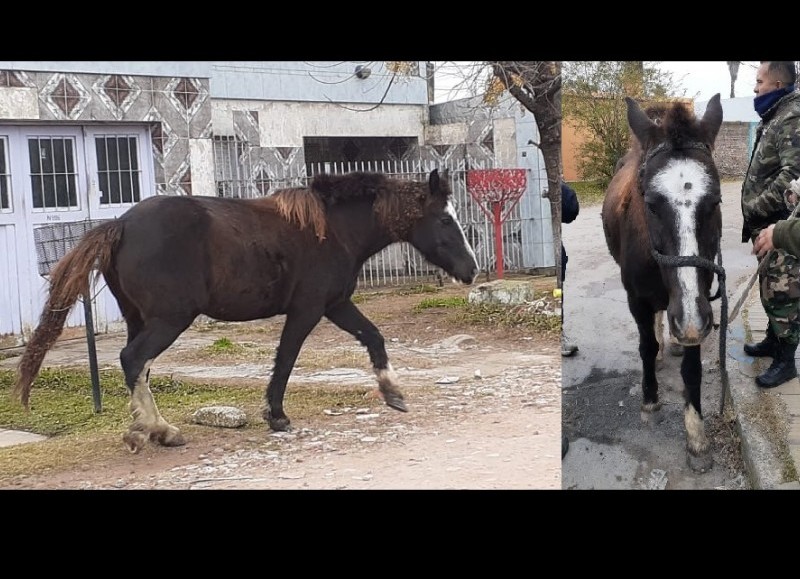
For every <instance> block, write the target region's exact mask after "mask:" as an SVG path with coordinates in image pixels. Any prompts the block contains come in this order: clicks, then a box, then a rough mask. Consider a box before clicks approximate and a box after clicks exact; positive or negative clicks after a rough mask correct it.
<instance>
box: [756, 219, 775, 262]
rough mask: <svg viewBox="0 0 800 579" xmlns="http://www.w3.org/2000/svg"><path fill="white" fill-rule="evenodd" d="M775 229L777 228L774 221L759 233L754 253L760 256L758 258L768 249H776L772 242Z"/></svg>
mask: <svg viewBox="0 0 800 579" xmlns="http://www.w3.org/2000/svg"><path fill="white" fill-rule="evenodd" d="M773 229H775V224H774V223H773V224H772V225H770V226H769V227H767V228H765V229H762V230H761V233H759V234H758V237H756V241H755V243H754V244H753V253H755V254H756V255H757V256H758V259H761V258H762V257H764V256H765V255H766V254H767V252H768V251H771V250H773V249H775V246H774V245H773V244H772V230H773Z"/></svg>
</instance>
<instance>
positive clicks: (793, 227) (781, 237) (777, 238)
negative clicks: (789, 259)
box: [772, 219, 800, 255]
mask: <svg viewBox="0 0 800 579" xmlns="http://www.w3.org/2000/svg"><path fill="white" fill-rule="evenodd" d="M772 245H774V246H775V247H777V248H778V249H782V250H784V251H786V252H787V253H791V254H792V255H800V219H783V220H781V221H778V222H777V223H776V224H775V229H774V230H773V231H772Z"/></svg>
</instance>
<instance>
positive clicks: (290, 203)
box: [269, 171, 424, 240]
mask: <svg viewBox="0 0 800 579" xmlns="http://www.w3.org/2000/svg"><path fill="white" fill-rule="evenodd" d="M421 186H424V184H422V183H420V182H418V181H410V180H401V179H392V178H389V177H387V176H385V175H383V174H381V173H367V172H360V171H356V172H352V173H346V174H344V175H328V174H320V175H317V176H315V177H314V179H313V180H312V181H311V185H310V186H309V187H308V188H290V189H281V190H278V191H276V192H275V193H273V194H272V195H271V196H270V197H269V198H270V199H272V200H273V202H274V204H275V206H276V207H277V209H278V212H279V213H280V214H281V216H283V218H284V219H286V220H287V221H290V222H294V223H296V224H297V225H298V226H299V227H300V229H304V228H306V227H309V226H311V227H313V229H314V234H315V235H316V236H317V238H318V239H319V240H322V239H324V238H325V234H326V215H325V212H326V208H327V207H330V206H332V205H336V204H346V203H348V202H351V201H355V200H359V199H368V200H371V201H373V202H374V210H375V213H376V215H377V217H378V219H380V220H381V221H382V222H383V223H384V224H385V225H386V226H387V227H388V228H389V229H390V230H391V231H392V232H394V233H395V234H397V233H398V232H399V231H400V230H401V229H402V228H403V226H404V225H405V222H406V221H408V218H409V217H412V216H413V215H414V212H409V211H408V208H409V207H410V206H416V204H412V205H409V204H408V200H409V199H410V197H409V194H413V193H418V192H419V191H420V187H421Z"/></svg>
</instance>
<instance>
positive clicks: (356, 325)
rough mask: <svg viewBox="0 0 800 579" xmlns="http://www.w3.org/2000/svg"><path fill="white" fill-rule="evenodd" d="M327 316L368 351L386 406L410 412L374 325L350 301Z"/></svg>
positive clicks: (333, 309)
mask: <svg viewBox="0 0 800 579" xmlns="http://www.w3.org/2000/svg"><path fill="white" fill-rule="evenodd" d="M325 316H326V317H327V318H328V319H329V320H330V321H331V322H333V323H334V324H336V325H337V326H339V327H340V328H341V329H343V330H344V331H345V332H348V333H349V334H352V335H353V336H354V337H355V338H356V339H357V340H358V341H359V342H361V343H362V344H363V345H364V346H365V347H366V348H367V352H369V359H370V360H371V361H372V368H373V370H374V371H375V375H376V376H377V377H378V388H379V389H380V391H381V394H382V395H383V400H384V402H386V405H387V406H390V407H391V408H394V409H395V410H401V411H402V412H408V408H406V404H405V402H404V401H403V394H402V392H400V388H399V387H398V385H397V375H396V374H395V372H394V369H393V368H392V365H391V364H390V363H389V356H388V354H387V353H386V344H385V341H384V339H383V336H382V335H381V333H380V331H379V330H378V328H377V327H375V324H373V323H372V322H370V321H369V320H368V319H367V318H366V317H365V316H364V314H362V313H361V311H359V309H358V308H357V307H356V306H355V304H354V303H353V302H351V301H350V300H347V301H346V302H342V303H340V304H337V305H336V306H334V307H332V308H330V309H329V310H328V311H327V312H325Z"/></svg>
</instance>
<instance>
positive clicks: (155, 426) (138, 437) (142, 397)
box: [120, 319, 191, 453]
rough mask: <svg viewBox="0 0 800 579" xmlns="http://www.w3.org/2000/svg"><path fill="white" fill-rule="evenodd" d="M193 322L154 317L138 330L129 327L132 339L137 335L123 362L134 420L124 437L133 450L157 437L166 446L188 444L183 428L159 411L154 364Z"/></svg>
mask: <svg viewBox="0 0 800 579" xmlns="http://www.w3.org/2000/svg"><path fill="white" fill-rule="evenodd" d="M190 324H191V320H189V322H180V323H178V322H174V321H167V320H163V319H152V320H148V321H147V322H146V323H145V324H144V325H143V326H142V327H141V328H140V329H139V331H138V332H136V331H135V329H134V330H133V331H131V330H129V338H130V337H131V336H133V337H132V339H131V340H130V342H129V343H128V345H127V346H125V347H124V348H123V349H122V352H121V353H120V363H121V364H122V370H123V371H124V372H125V383H126V384H127V386H128V389H129V390H130V393H131V402H130V412H131V415H132V416H133V423H132V424H131V425H130V427H129V428H128V432H127V433H125V435H124V436H123V437H122V439H123V441H124V442H125V445H126V446H127V447H128V450H130V451H131V452H133V453H137V452H139V451H140V450H141V449H142V448H143V447H144V445H145V444H146V443H147V441H148V440H155V441H157V442H159V443H160V444H162V445H164V446H180V445H182V444H185V441H184V438H183V436H182V435H181V433H180V430H178V428H176V427H175V426H172V425H171V424H169V423H168V422H167V421H166V420H164V418H163V417H162V416H161V413H160V412H159V411H158V407H157V406H156V402H155V400H154V399H153V394H152V392H150V365H151V364H152V363H153V360H154V359H155V358H156V357H157V356H158V355H159V354H161V352H163V351H164V350H166V349H167V348H168V347H169V346H170V344H172V343H173V342H174V341H175V340H176V339H177V338H178V336H180V335H181V333H182V332H183V331H184V330H185V329H186V328H188V327H189V325H190Z"/></svg>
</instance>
